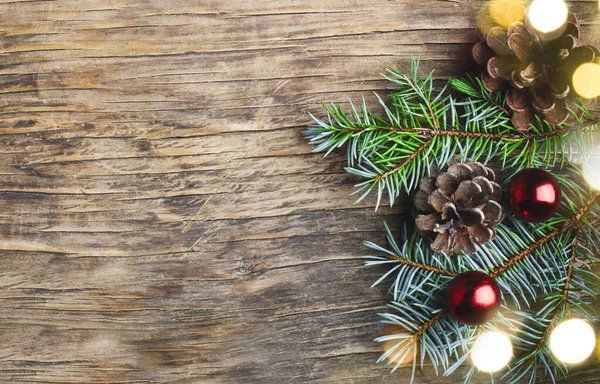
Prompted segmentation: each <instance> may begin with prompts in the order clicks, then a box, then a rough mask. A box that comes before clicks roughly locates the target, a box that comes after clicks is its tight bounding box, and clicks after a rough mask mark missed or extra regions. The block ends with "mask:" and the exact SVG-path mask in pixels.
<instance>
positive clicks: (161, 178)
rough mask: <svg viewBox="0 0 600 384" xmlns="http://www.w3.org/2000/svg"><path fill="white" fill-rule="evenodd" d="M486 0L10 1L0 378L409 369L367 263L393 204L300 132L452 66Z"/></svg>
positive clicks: (1, 202)
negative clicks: (390, 347) (386, 74)
mask: <svg viewBox="0 0 600 384" xmlns="http://www.w3.org/2000/svg"><path fill="white" fill-rule="evenodd" d="M481 4H482V2H481V1H476V0H465V1H460V0H456V1H441V0H440V1H436V0H397V1H388V0H369V1H363V0H338V1H332V0H306V1H303V2H295V1H291V0H281V1H277V2H275V1H268V0H253V1H246V2H242V1H235V0H229V1H228V0H197V1H193V0H119V1H117V0H81V1H68V0H47V1H42V0H39V1H38V0H22V1H19V0H0V52H1V53H2V54H1V56H0V152H1V154H2V161H1V162H0V263H1V264H0V265H1V269H0V285H1V289H0V307H1V308H2V311H0V340H1V345H2V348H0V382H2V383H67V382H68V383H181V384H183V383H211V384H212V383H215V384H217V383H235V382H239V383H300V382H309V381H310V382H315V383H405V382H407V381H408V378H409V373H408V371H399V372H397V373H395V374H394V375H389V374H388V369H387V368H385V367H383V366H379V365H375V360H376V359H377V357H378V356H379V354H380V350H379V348H380V346H379V345H378V344H377V343H374V342H373V341H372V339H373V338H374V337H376V336H377V335H379V333H380V331H381V327H380V325H379V323H378V317H377V312H378V311H384V310H385V304H386V300H387V298H386V297H385V295H384V293H385V292H383V291H382V290H381V289H371V288H369V285H370V284H371V283H372V282H373V281H374V280H375V279H376V277H377V276H378V274H379V273H380V271H378V270H377V269H365V268H363V267H361V265H362V261H361V260H360V257H361V256H362V255H363V254H364V253H365V252H366V250H365V248H364V247H363V246H362V241H363V240H365V239H371V240H374V241H380V242H383V240H384V234H383V221H384V220H386V221H388V222H390V223H391V224H392V225H393V226H394V225H396V224H395V223H396V222H397V221H398V215H397V214H398V212H399V211H400V210H401V208H394V209H390V208H383V209H380V210H379V211H378V212H374V210H373V207H374V201H373V200H367V201H366V202H364V203H361V204H358V205H354V204H353V197H349V196H348V194H349V193H350V192H352V190H353V188H352V185H353V183H354V182H355V180H354V179H352V178H351V177H349V176H348V175H346V174H345V173H344V172H343V171H342V165H343V154H335V155H332V156H330V157H327V158H326V159H323V158H322V156H321V155H320V154H311V153H310V151H311V149H312V148H311V147H310V146H308V145H307V144H306V143H305V142H304V140H303V138H302V135H301V131H302V128H303V127H304V126H305V125H306V124H308V123H309V122H310V121H309V118H308V115H307V112H309V111H313V112H315V113H316V114H319V113H321V108H320V105H319V103H320V102H321V100H333V101H340V102H343V101H344V100H346V99H347V98H348V97H352V98H355V99H358V98H359V97H361V96H363V95H364V96H365V97H366V99H367V101H368V102H373V101H374V98H373V96H372V91H381V92H383V91H384V90H385V87H386V83H385V82H383V81H382V80H381V79H380V76H379V74H378V73H379V72H380V71H382V70H383V69H384V68H385V67H386V66H395V67H399V68H400V69H404V70H405V69H407V68H408V62H409V57H411V56H420V57H421V59H422V61H423V67H424V70H428V69H431V68H436V70H437V72H436V75H437V77H439V78H447V77H449V76H456V75H459V74H461V73H463V72H464V71H465V70H466V69H468V68H469V67H470V66H471V63H470V60H469V51H470V48H471V45H472V44H473V42H474V41H475V40H476V33H475V30H474V29H473V26H474V23H475V20H474V15H475V14H476V10H477V9H478V7H479V6H480V5H481ZM572 7H573V9H574V10H575V11H576V12H577V13H578V14H579V15H580V17H581V19H582V22H583V25H584V28H583V30H584V33H585V34H587V35H588V36H591V38H592V39H596V36H597V32H598V31H599V30H598V28H599V27H600V21H599V20H598V18H597V14H598V2H597V1H596V0H583V1H577V2H573V3H572ZM396 226H397V225H396ZM599 372H600V371H599V367H598V366H597V365H593V366H590V367H588V368H587V369H584V370H580V371H578V372H577V373H575V374H574V375H573V376H572V378H571V379H570V381H569V383H596V382H598V377H599V376H598V375H599V374H600V373H599ZM456 377H457V376H455V377H453V378H438V377H436V376H435V374H434V372H433V371H432V370H430V369H425V370H424V371H423V372H419V373H418V376H417V382H419V383H454V382H457V381H456V380H457V379H456Z"/></svg>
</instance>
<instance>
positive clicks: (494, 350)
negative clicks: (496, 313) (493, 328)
mask: <svg viewBox="0 0 600 384" xmlns="http://www.w3.org/2000/svg"><path fill="white" fill-rule="evenodd" d="M512 355H513V348H512V343H511V342H510V339H509V338H508V336H506V335H505V334H504V333H501V332H485V333H482V334H481V336H479V338H478V339H477V340H476V341H475V344H473V349H472V350H471V359H472V360H473V365H475V367H477V368H478V369H479V370H480V371H483V372H496V371H499V370H501V369H502V368H504V367H505V366H506V365H507V364H508V362H509V361H510V359H511V358H512Z"/></svg>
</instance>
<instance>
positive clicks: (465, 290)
mask: <svg viewBox="0 0 600 384" xmlns="http://www.w3.org/2000/svg"><path fill="white" fill-rule="evenodd" d="M501 300H502V294H501V293H500V288H499V287H498V284H496V281H495V280H494V278H492V277H491V276H490V275H487V274H485V273H483V272H479V271H468V272H463V273H461V274H460V275H458V276H456V277H455V278H454V279H453V280H452V281H451V282H450V285H449V286H448V310H449V311H450V314H451V315H452V317H454V318H455V319H456V320H458V322H459V323H463V324H466V325H482V324H485V323H487V322H488V321H490V320H491V319H492V318H493V317H494V316H495V315H496V312H498V309H499V308H500V301H501Z"/></svg>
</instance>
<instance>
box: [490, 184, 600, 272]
mask: <svg viewBox="0 0 600 384" xmlns="http://www.w3.org/2000/svg"><path fill="white" fill-rule="evenodd" d="M599 199H600V192H596V193H594V194H593V195H592V196H591V197H590V198H589V200H588V201H587V202H586V203H585V204H584V205H583V206H582V207H581V208H580V209H579V210H578V211H577V212H576V213H575V214H574V215H573V216H572V217H571V218H570V219H568V220H566V221H564V222H562V223H561V224H559V227H558V228H557V229H555V230H553V231H552V232H550V233H548V234H546V235H545V236H543V237H541V238H539V239H537V240H536V241H535V242H534V243H532V244H530V245H529V246H528V247H527V248H525V249H523V250H522V251H521V252H519V253H518V254H516V255H514V256H512V257H511V258H510V259H508V261H507V262H506V263H504V264H503V265H501V266H499V267H496V268H495V269H494V270H493V271H492V272H491V273H490V276H492V277H494V278H496V277H498V276H500V275H501V274H503V273H505V272H506V271H507V270H508V269H510V268H513V267H514V266H515V265H516V264H517V263H518V262H520V261H521V260H523V259H524V258H525V257H527V256H529V255H531V254H532V253H533V252H534V251H536V250H538V249H539V248H540V247H541V246H543V245H544V244H546V243H548V242H549V241H551V240H552V239H554V238H555V237H556V236H559V235H563V234H564V231H565V230H568V229H572V228H574V227H579V226H580V225H581V224H582V223H581V219H582V218H583V216H584V215H585V214H587V213H588V212H589V211H590V209H591V208H592V207H593V206H594V205H596V204H597V202H598V200H599Z"/></svg>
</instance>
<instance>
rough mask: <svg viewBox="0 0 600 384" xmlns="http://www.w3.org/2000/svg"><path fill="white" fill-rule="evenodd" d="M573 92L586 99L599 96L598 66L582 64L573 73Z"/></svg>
mask: <svg viewBox="0 0 600 384" xmlns="http://www.w3.org/2000/svg"><path fill="white" fill-rule="evenodd" d="M573 88H574V89H575V92H577V94H578V95H579V96H581V97H585V98H586V99H593V98H594V97H598V96H600V64H596V63H584V64H582V65H581V66H579V68H577V69H576V70H575V73H573Z"/></svg>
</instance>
